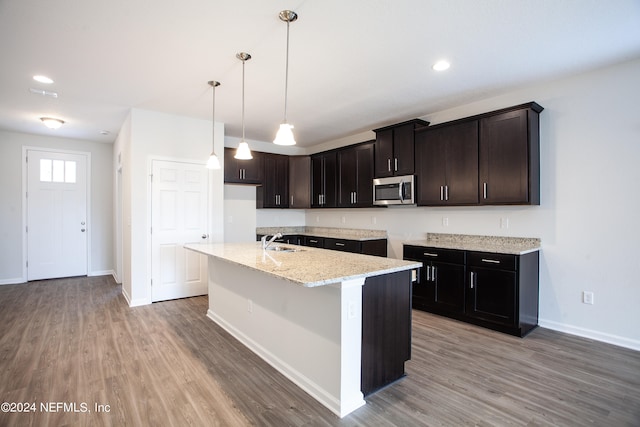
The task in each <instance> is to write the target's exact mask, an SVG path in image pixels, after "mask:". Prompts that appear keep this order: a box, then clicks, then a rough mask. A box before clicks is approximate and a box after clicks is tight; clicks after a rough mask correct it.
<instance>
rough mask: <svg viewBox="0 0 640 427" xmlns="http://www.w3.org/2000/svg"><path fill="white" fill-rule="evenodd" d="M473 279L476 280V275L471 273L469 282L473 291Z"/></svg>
mask: <svg viewBox="0 0 640 427" xmlns="http://www.w3.org/2000/svg"><path fill="white" fill-rule="evenodd" d="M475 278H476V274H475V273H474V272H473V271H472V272H471V280H470V282H471V289H473V281H474V280H475Z"/></svg>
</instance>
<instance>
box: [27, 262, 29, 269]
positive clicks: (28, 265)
mask: <svg viewBox="0 0 640 427" xmlns="http://www.w3.org/2000/svg"><path fill="white" fill-rule="evenodd" d="M27 268H29V261H28V260H27Z"/></svg>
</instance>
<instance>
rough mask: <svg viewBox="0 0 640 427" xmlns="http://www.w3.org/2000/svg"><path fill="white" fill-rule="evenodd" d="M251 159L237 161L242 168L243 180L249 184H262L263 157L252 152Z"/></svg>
mask: <svg viewBox="0 0 640 427" xmlns="http://www.w3.org/2000/svg"><path fill="white" fill-rule="evenodd" d="M252 155H253V159H251V160H238V165H239V167H240V168H244V170H245V173H244V180H245V181H249V182H258V183H261V182H262V170H263V163H262V161H263V156H262V153H261V152H258V151H253V152H252Z"/></svg>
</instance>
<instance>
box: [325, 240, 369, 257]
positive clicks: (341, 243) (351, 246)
mask: <svg viewBox="0 0 640 427" xmlns="http://www.w3.org/2000/svg"><path fill="white" fill-rule="evenodd" d="M324 248H325V249H333V250H336V251H343V252H355V253H359V252H360V242H358V241H357V240H344V239H329V238H326V239H324Z"/></svg>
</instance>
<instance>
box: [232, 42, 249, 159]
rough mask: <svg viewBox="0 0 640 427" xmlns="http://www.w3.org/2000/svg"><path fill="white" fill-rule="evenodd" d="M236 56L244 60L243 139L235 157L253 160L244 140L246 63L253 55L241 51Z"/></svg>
mask: <svg viewBox="0 0 640 427" xmlns="http://www.w3.org/2000/svg"><path fill="white" fill-rule="evenodd" d="M236 58H238V59H239V60H240V61H242V140H241V141H240V144H239V145H238V149H237V150H236V155H235V156H233V157H234V158H236V159H239V160H251V159H253V156H252V155H251V149H249V144H247V143H246V141H245V140H244V63H245V62H246V61H248V60H250V59H251V55H249V54H248V53H245V52H240V53H238V54H236Z"/></svg>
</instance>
